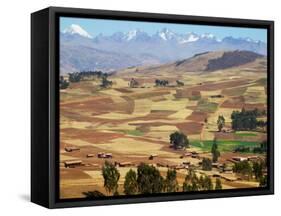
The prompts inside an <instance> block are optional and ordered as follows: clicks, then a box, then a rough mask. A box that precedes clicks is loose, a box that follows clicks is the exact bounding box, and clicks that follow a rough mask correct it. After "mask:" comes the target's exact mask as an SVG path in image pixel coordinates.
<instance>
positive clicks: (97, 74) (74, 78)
mask: <svg viewBox="0 0 281 216" xmlns="http://www.w3.org/2000/svg"><path fill="white" fill-rule="evenodd" d="M68 75H69V81H70V82H80V81H82V80H89V79H91V78H99V79H102V78H107V77H108V74H107V73H103V72H102V71H81V72H75V73H69V74H68Z"/></svg>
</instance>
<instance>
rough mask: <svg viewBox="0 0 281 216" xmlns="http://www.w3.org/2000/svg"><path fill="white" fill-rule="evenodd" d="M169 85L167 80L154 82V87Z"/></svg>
mask: <svg viewBox="0 0 281 216" xmlns="http://www.w3.org/2000/svg"><path fill="white" fill-rule="evenodd" d="M168 84H169V81H168V80H159V79H156V80H155V86H167V85H168Z"/></svg>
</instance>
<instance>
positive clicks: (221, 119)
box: [217, 115, 225, 132]
mask: <svg viewBox="0 0 281 216" xmlns="http://www.w3.org/2000/svg"><path fill="white" fill-rule="evenodd" d="M217 125H218V130H219V132H221V130H222V128H223V127H224V125H225V119H224V117H223V116H222V115H219V117H218V120H217Z"/></svg>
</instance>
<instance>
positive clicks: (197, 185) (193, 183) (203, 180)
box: [183, 169, 222, 192]
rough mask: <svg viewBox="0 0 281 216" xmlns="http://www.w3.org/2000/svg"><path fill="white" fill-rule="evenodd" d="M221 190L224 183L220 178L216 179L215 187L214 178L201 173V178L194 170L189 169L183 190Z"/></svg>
mask: <svg viewBox="0 0 281 216" xmlns="http://www.w3.org/2000/svg"><path fill="white" fill-rule="evenodd" d="M213 189H215V190H221V189H222V184H221V180H220V179H219V178H217V179H216V183H215V187H214V185H213V183H212V180H211V178H210V177H209V176H207V175H201V176H200V177H199V178H198V176H197V175H196V173H195V172H194V171H193V170H191V169H190V170H189V173H188V174H187V175H186V177H185V180H184V182H183V191H184V192H188V191H204V190H213Z"/></svg>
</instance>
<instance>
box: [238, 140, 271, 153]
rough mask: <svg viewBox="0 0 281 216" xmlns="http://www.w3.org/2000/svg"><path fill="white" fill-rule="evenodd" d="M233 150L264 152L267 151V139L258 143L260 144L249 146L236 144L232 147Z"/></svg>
mask: <svg viewBox="0 0 281 216" xmlns="http://www.w3.org/2000/svg"><path fill="white" fill-rule="evenodd" d="M234 152H253V153H260V154H261V153H264V152H267V140H264V141H262V142H261V143H260V146H257V147H254V148H250V147H247V146H238V147H236V148H235V149H234Z"/></svg>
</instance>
